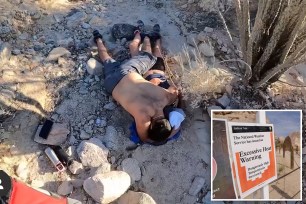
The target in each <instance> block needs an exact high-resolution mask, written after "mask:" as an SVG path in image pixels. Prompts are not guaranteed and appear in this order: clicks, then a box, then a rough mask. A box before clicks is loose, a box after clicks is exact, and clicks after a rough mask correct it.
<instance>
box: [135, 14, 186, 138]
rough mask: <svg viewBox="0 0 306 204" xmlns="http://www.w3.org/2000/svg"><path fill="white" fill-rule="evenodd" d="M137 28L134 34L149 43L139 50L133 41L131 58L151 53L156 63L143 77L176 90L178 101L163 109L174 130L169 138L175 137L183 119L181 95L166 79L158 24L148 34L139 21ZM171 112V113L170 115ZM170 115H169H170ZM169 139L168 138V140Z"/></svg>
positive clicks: (163, 86)
mask: <svg viewBox="0 0 306 204" xmlns="http://www.w3.org/2000/svg"><path fill="white" fill-rule="evenodd" d="M137 23H138V27H140V30H136V31H135V34H136V33H140V36H141V38H142V39H143V38H144V37H148V38H149V39H150V41H146V42H145V43H143V46H142V47H141V49H139V44H140V43H139V42H138V40H137V39H136V40H135V39H134V40H135V41H134V42H132V43H131V44H130V46H129V48H130V54H131V57H134V56H137V55H139V52H140V51H139V50H141V51H147V52H149V53H152V54H153V56H155V57H156V58H157V59H156V63H155V64H154V66H153V67H152V68H150V69H149V70H148V71H147V72H146V73H145V74H144V75H143V77H144V78H145V79H146V80H147V81H150V82H151V83H153V84H155V85H157V86H160V87H162V88H164V89H168V91H170V92H172V91H173V90H178V100H177V101H175V102H174V104H171V105H167V106H166V107H165V108H164V114H165V116H166V118H167V119H168V120H170V124H171V127H174V130H172V133H171V135H170V137H172V136H173V135H175V134H176V133H177V132H178V131H179V127H180V124H181V122H182V121H183V120H184V118H185V113H184V112H183V111H182V110H179V109H177V108H182V93H181V90H180V89H178V88H177V87H176V86H175V84H173V83H169V82H168V80H167V77H166V73H165V72H166V65H165V62H164V59H163V55H162V46H161V35H160V26H159V24H155V25H154V26H153V32H151V33H148V34H143V31H142V30H141V28H143V27H144V24H143V22H142V21H141V20H140V21H138V22H137ZM171 112H172V113H171ZM170 113H171V114H170ZM169 115H172V116H174V117H171V118H170V117H169ZM170 137H169V138H170Z"/></svg>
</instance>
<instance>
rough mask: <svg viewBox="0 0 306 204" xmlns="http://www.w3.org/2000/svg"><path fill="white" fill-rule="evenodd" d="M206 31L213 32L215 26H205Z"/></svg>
mask: <svg viewBox="0 0 306 204" xmlns="http://www.w3.org/2000/svg"><path fill="white" fill-rule="evenodd" d="M204 31H205V32H206V33H211V32H213V31H214V29H213V28H210V27H205V28H204Z"/></svg>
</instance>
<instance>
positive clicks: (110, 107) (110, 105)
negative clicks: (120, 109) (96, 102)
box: [103, 102, 117, 110]
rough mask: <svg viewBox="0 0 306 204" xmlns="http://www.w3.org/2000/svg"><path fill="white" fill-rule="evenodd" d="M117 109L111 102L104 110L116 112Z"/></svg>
mask: <svg viewBox="0 0 306 204" xmlns="http://www.w3.org/2000/svg"><path fill="white" fill-rule="evenodd" d="M116 107H117V106H116V104H115V103H114V102H109V103H108V104H106V105H105V106H104V107H103V108H104V109H106V110H115V108H116Z"/></svg>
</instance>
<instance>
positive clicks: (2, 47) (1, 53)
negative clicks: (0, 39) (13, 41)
mask: <svg viewBox="0 0 306 204" xmlns="http://www.w3.org/2000/svg"><path fill="white" fill-rule="evenodd" d="M11 52H12V48H11V46H10V44H8V43H2V44H0V62H2V61H3V62H5V61H8V60H9V59H10V57H11Z"/></svg>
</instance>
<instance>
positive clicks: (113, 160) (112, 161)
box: [111, 156, 116, 164]
mask: <svg viewBox="0 0 306 204" xmlns="http://www.w3.org/2000/svg"><path fill="white" fill-rule="evenodd" d="M115 162H116V157H114V156H112V157H111V164H114V163H115Z"/></svg>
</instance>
